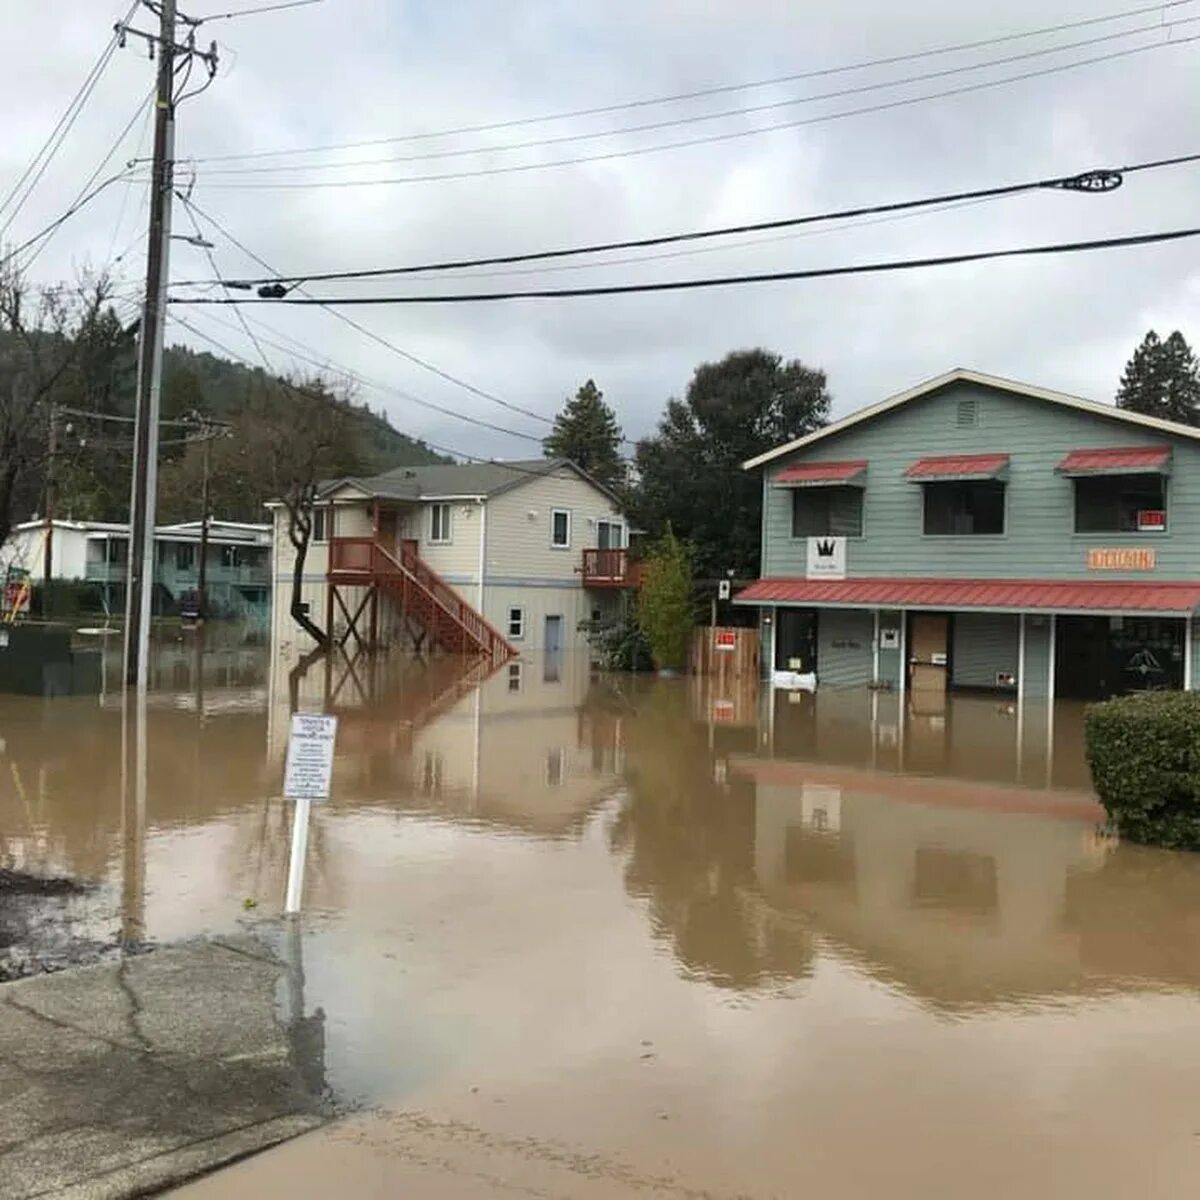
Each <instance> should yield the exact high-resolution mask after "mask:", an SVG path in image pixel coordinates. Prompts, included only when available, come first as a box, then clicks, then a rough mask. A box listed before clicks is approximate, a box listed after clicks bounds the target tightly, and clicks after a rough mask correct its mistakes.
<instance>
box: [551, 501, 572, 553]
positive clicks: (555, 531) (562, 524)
mask: <svg viewBox="0 0 1200 1200" xmlns="http://www.w3.org/2000/svg"><path fill="white" fill-rule="evenodd" d="M570 544H571V514H570V512H569V511H568V510H567V509H565V508H556V509H554V511H553V512H551V514H550V545H551V546H553V547H554V548H555V549H556V550H562V549H565V548H566V547H567V546H569V545H570Z"/></svg>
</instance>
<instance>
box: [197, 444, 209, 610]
mask: <svg viewBox="0 0 1200 1200" xmlns="http://www.w3.org/2000/svg"><path fill="white" fill-rule="evenodd" d="M211 443H212V435H211V434H210V433H209V431H208V430H207V429H206V430H205V431H204V450H203V454H204V483H203V484H202V486H201V488H200V574H199V577H198V578H197V581H196V593H197V599H198V603H197V606H196V607H197V609H198V612H197V615H198V616H199V618H200V620H201V621H206V620H207V619H208V507H209V496H208V477H209V469H210V465H211V460H210V458H209V446H210V445H211Z"/></svg>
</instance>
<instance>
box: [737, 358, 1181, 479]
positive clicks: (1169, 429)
mask: <svg viewBox="0 0 1200 1200" xmlns="http://www.w3.org/2000/svg"><path fill="white" fill-rule="evenodd" d="M951 383H975V384H978V385H979V386H980V387H990V388H995V389H997V390H999V391H1003V392H1009V393H1010V394H1012V395H1015V396H1025V397H1027V398H1029V399H1031V400H1048V401H1050V402H1052V403H1054V404H1061V405H1063V406H1064V407H1066V408H1073V409H1076V410H1077V411H1079V412H1086V413H1091V414H1092V415H1094V416H1098V417H1106V418H1108V419H1110V420H1117V421H1124V422H1126V423H1127V424H1130V425H1139V426H1141V427H1142V428H1143V429H1155V430H1157V431H1159V432H1160V433H1166V434H1170V435H1171V436H1173V437H1182V438H1188V439H1190V440H1193V441H1200V429H1193V428H1191V427H1189V426H1187V425H1177V424H1176V423H1174V422H1173V421H1163V420H1161V419H1160V418H1158V417H1148V416H1145V415H1144V414H1143V413H1138V412H1131V411H1130V410H1129V409H1125V408H1117V407H1116V406H1115V405H1112V404H1099V403H1097V402H1096V401H1095V400H1085V399H1084V398H1083V397H1082V396H1072V395H1070V394H1069V393H1067V392H1056V391H1052V390H1051V389H1050V388H1040V387H1035V386H1034V385H1032V384H1027V383H1018V382H1016V381H1015V380H1012V379H1004V378H1002V377H1001V376H999V375H987V374H985V373H984V372H982V371H969V370H967V369H966V368H965V367H956V368H954V370H952V371H947V372H946V373H945V374H943V375H938V376H935V377H934V378H933V379H927V380H926V381H925V382H924V383H919V384H917V385H916V386H915V387H911V388H908V389H907V390H906V391H903V392H897V393H896V394H895V395H894V396H888V397H887V398H886V399H884V400H880V401H879V402H878V403H876V404H871V405H868V406H867V407H866V408H861V409H859V410H858V411H857V412H853V413H851V414H850V415H849V416H846V417H843V418H842V419H841V420H840V421H834V422H833V424H832V425H826V426H824V427H823V428H821V429H817V430H814V431H813V432H812V433H808V434H805V435H804V437H801V438H796V439H795V440H794V441H791V442H788V443H786V444H785V445H783V446H777V447H776V448H775V449H774V450H767V451H764V452H763V453H762V454H759V455H756V456H755V457H754V458H748V459H747V460H746V461H745V462H744V463H742V470H743V471H752V470H755V469H757V468H758V467H761V466H764V465H765V464H767V463H769V462H773V461H774V460H775V459H777V458H782V457H783V456H784V455H786V454H793V453H795V452H796V451H797V450H803V449H804V448H805V447H807V446H811V445H813V444H814V443H816V442H819V441H823V440H824V439H825V438H829V437H833V436H834V435H835V434H838V433H841V432H842V431H843V430H846V429H851V428H853V427H854V426H855V425H859V424H862V423H863V422H864V421H869V420H871V419H872V418H874V417H878V416H882V415H883V414H884V413H886V412H890V411H891V410H892V409H893V408H898V407H899V406H900V405H902V404H906V403H908V401H910V400H916V399H917V398H918V397H920V396H925V395H928V394H929V393H930V392H936V391H937V390H938V389H939V388H943V387H946V386H947V385H948V384H951Z"/></svg>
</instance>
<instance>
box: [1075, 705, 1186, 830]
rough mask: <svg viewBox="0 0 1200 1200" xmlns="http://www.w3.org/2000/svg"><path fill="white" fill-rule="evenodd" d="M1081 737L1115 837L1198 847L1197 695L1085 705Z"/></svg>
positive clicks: (1098, 792) (1094, 781)
mask: <svg viewBox="0 0 1200 1200" xmlns="http://www.w3.org/2000/svg"><path fill="white" fill-rule="evenodd" d="M1085 734H1086V742H1087V759H1088V766H1089V767H1090V768H1091V772H1092V782H1093V783H1094V784H1095V787H1096V792H1097V794H1098V795H1099V797H1100V802H1101V803H1102V804H1103V805H1104V808H1105V811H1106V812H1107V813H1108V815H1109V819H1110V820H1111V821H1112V823H1113V825H1114V826H1115V827H1116V830H1117V832H1118V833H1119V834H1120V836H1121V837H1123V838H1126V839H1128V840H1129V841H1131V842H1147V843H1150V844H1152V845H1158V846H1171V847H1176V848H1180V849H1188V850H1200V695H1197V694H1196V693H1194V692H1145V693H1142V694H1140V695H1136V696H1123V697H1121V698H1120V699H1118V700H1106V701H1105V702H1104V703H1103V704H1093V705H1090V706H1089V707H1088V709H1087V713H1086V718H1085Z"/></svg>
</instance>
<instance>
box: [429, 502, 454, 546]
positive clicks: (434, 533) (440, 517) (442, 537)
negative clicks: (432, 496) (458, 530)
mask: <svg viewBox="0 0 1200 1200" xmlns="http://www.w3.org/2000/svg"><path fill="white" fill-rule="evenodd" d="M429 540H430V542H432V543H439V542H440V543H445V542H448V541H449V540H450V505H448V504H431V505H430V506H429Z"/></svg>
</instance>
